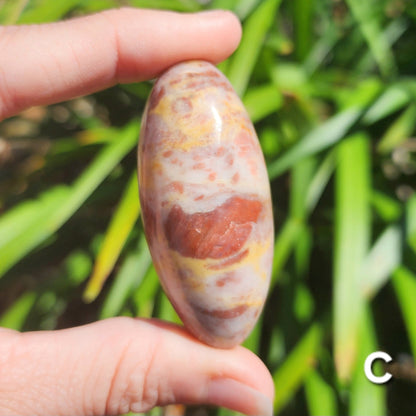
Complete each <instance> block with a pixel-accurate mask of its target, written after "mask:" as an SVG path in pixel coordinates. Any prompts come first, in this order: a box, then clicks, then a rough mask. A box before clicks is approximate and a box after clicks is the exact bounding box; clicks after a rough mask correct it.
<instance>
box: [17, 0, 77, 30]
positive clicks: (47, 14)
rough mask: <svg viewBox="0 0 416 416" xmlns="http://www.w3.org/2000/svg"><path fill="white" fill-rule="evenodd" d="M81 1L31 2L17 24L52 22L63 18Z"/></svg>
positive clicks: (41, 0)
mask: <svg viewBox="0 0 416 416" xmlns="http://www.w3.org/2000/svg"><path fill="white" fill-rule="evenodd" d="M82 1H83V0H60V1H54V2H51V1H49V0H32V1H31V2H30V3H29V7H27V8H26V9H25V11H24V12H23V13H22V14H21V16H20V18H19V20H18V23H19V24H23V23H24V24H28V23H45V22H54V21H56V20H59V19H61V18H62V17H64V16H65V15H66V14H67V13H68V12H69V11H71V10H72V9H74V8H75V7H76V6H78V5H79V4H81V3H82Z"/></svg>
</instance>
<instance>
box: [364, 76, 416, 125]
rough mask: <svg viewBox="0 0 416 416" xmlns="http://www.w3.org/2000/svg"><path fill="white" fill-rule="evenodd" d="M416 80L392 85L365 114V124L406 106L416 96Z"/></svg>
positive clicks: (369, 123)
mask: <svg viewBox="0 0 416 416" xmlns="http://www.w3.org/2000/svg"><path fill="white" fill-rule="evenodd" d="M415 90H416V82H415V81H413V80H409V81H407V82H400V83H397V84H393V85H390V86H389V87H388V88H386V89H385V91H384V92H383V93H382V94H381V95H380V96H379V97H378V99H377V100H376V101H375V102H374V103H373V104H372V105H371V107H370V108H369V109H368V110H367V112H366V113H365V114H364V116H363V119H362V122H363V123H364V124H368V125H371V124H374V123H376V122H377V121H380V120H382V119H384V118H386V117H388V116H389V115H390V114H392V113H394V112H395V111H397V110H400V109H401V108H402V107H404V106H405V105H406V104H407V103H408V102H409V100H410V99H411V98H412V95H413V96H414V94H415Z"/></svg>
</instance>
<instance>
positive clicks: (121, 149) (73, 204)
mask: <svg viewBox="0 0 416 416" xmlns="http://www.w3.org/2000/svg"><path fill="white" fill-rule="evenodd" d="M138 137H139V125H138V123H131V124H129V125H127V126H126V127H125V128H123V129H122V130H120V132H119V134H118V135H117V136H115V137H114V139H113V142H112V143H111V144H110V145H109V146H107V147H106V148H105V149H104V150H103V151H102V152H101V153H100V154H99V155H98V157H97V158H96V159H95V160H94V162H93V163H91V164H90V165H89V167H88V168H87V170H86V171H85V172H84V173H83V174H82V175H81V176H80V177H79V178H78V179H77V180H76V181H75V183H74V185H73V186H72V189H71V195H70V197H69V198H68V200H67V201H66V203H65V205H63V206H61V207H60V209H58V210H56V212H55V215H53V216H52V217H51V219H50V224H51V228H54V229H56V228H58V227H59V226H60V225H62V224H63V223H64V222H65V221H66V220H67V219H68V218H69V217H70V216H71V215H72V214H73V213H74V212H75V211H76V210H77V209H78V208H79V207H80V206H81V205H82V203H83V202H84V201H85V200H86V198H87V197H88V196H89V195H91V193H92V192H93V191H94V190H95V189H96V188H97V186H98V185H99V184H100V183H101V182H102V181H103V180H104V178H106V177H107V176H108V174H109V173H110V172H111V171H112V170H113V169H114V167H116V165H117V164H118V163H119V162H120V160H121V159H122V158H123V157H124V156H125V155H126V154H127V153H128V152H129V151H130V150H131V149H132V148H133V147H134V146H135V145H136V144H137V140H138Z"/></svg>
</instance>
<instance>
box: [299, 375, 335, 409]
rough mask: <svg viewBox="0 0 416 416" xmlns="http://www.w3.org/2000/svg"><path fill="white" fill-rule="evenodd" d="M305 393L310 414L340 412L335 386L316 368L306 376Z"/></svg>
mask: <svg viewBox="0 0 416 416" xmlns="http://www.w3.org/2000/svg"><path fill="white" fill-rule="evenodd" d="M305 394H306V401H307V405H308V410H309V415H310V416H323V415H326V416H335V415H338V414H339V412H338V410H337V399H336V396H335V392H334V390H333V388H332V387H331V386H330V385H329V384H328V383H326V382H325V380H324V379H323V378H322V377H321V376H320V375H319V373H318V372H317V371H315V370H311V371H310V373H309V374H308V376H307V377H306V380H305Z"/></svg>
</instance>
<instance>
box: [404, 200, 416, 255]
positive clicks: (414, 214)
mask: <svg viewBox="0 0 416 416" xmlns="http://www.w3.org/2000/svg"><path fill="white" fill-rule="evenodd" d="M406 239H407V243H408V244H409V246H410V247H411V248H412V249H413V251H414V252H415V253H416V195H415V194H413V195H412V196H411V197H410V199H409V200H408V201H407V203H406Z"/></svg>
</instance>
